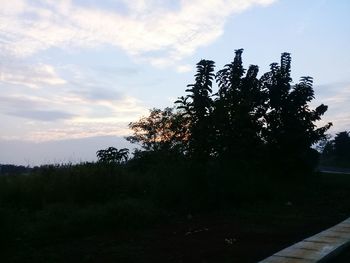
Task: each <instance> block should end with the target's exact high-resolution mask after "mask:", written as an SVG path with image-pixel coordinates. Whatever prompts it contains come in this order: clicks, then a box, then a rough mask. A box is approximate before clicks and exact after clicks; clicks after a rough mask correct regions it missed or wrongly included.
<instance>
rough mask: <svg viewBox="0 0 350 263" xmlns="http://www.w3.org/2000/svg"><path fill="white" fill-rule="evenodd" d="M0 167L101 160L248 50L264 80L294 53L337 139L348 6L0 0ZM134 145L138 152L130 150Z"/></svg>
mask: <svg viewBox="0 0 350 263" xmlns="http://www.w3.org/2000/svg"><path fill="white" fill-rule="evenodd" d="M0 6H1V8H0V91H1V93H0V120H1V129H0V163H13V164H23V165H36V164H44V163H50V162H51V163H52V162H76V161H90V160H94V157H95V152H96V150H98V149H102V148H105V147H107V146H115V147H117V148H120V147H130V145H128V143H127V142H125V141H124V140H123V139H122V137H123V136H125V135H128V134H129V132H130V131H129V130H128V128H127V124H128V123H129V122H130V121H136V120H137V119H139V118H140V117H141V116H142V115H146V114H147V113H148V109H150V108H153V107H157V108H164V107H166V106H172V105H173V102H174V100H176V98H177V97H179V96H181V95H184V94H185V92H184V91H185V88H186V85H187V84H189V83H192V82H193V79H194V78H193V75H194V73H195V64H196V63H197V62H198V61H199V60H200V59H202V58H205V59H212V60H214V61H215V62H216V66H217V69H221V68H222V67H223V65H225V64H226V63H229V62H231V61H232V59H233V55H234V54H233V52H234V50H235V49H238V48H244V53H243V61H244V65H245V67H246V68H247V67H248V66H249V65H250V64H256V65H258V66H259V67H260V70H261V72H265V71H267V70H268V68H269V64H270V63H272V62H279V58H280V54H281V53H282V52H290V53H291V54H292V75H293V79H294V81H295V82H296V81H298V79H299V78H300V77H301V76H306V75H308V76H312V77H313V78H314V89H315V94H316V99H315V101H314V102H313V104H312V105H314V106H317V105H318V104H321V103H324V104H326V105H328V106H329V110H328V112H327V113H326V115H325V116H324V118H323V120H324V121H326V122H328V121H331V122H333V124H334V126H333V127H332V129H331V130H330V133H333V134H334V133H336V132H338V131H343V130H350V51H349V45H350V17H349V14H350V1H348V0H336V1H330V0H328V1H327V0H308V1H304V0H129V1H128V0H12V1H7V0H0ZM131 148H132V146H131Z"/></svg>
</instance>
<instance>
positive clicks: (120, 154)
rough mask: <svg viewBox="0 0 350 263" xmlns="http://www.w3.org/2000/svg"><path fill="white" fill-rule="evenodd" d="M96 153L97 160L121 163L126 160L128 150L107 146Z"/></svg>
mask: <svg viewBox="0 0 350 263" xmlns="http://www.w3.org/2000/svg"><path fill="white" fill-rule="evenodd" d="M96 155H97V159H98V162H102V163H117V164H121V163H124V162H126V161H127V160H128V155H129V150H128V149H126V148H122V149H120V150H118V149H117V148H114V147H109V148H107V149H105V150H99V151H97V152H96Z"/></svg>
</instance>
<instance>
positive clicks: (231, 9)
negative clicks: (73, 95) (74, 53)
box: [0, 0, 275, 66]
mask: <svg viewBox="0 0 350 263" xmlns="http://www.w3.org/2000/svg"><path fill="white" fill-rule="evenodd" d="M274 1H275V0H206V1H204V0H191V1H187V0H181V1H179V8H178V9H176V10H174V9H171V8H169V7H166V6H165V5H164V4H161V3H162V1H158V0H150V1H145V0H137V1H136V0H135V1H126V0H119V2H120V3H121V4H124V5H126V7H127V8H128V12H127V13H126V14H125V13H121V12H119V13H118V12H117V11H111V10H108V9H106V8H103V6H99V7H98V6H95V8H92V7H91V6H90V7H86V6H85V7H84V6H81V5H79V4H77V3H76V2H75V3H74V1H70V0H64V1H62V0H61V1H58V0H57V1H53V0H39V1H29V0H27V1H25V0H16V1H15V2H16V3H15V4H14V5H15V6H16V8H13V7H12V6H11V5H10V4H7V5H6V6H5V7H6V8H5V9H2V10H1V11H0V30H1V31H0V32H1V33H0V37H1V38H2V39H4V41H1V42H0V49H1V50H2V52H3V53H11V54H12V55H15V56H30V55H33V54H35V53H37V52H40V51H43V50H46V49H49V48H51V47H60V48H74V47H76V48H81V47H83V48H89V47H97V46H101V45H106V44H107V45H112V46H116V47H118V48H121V49H123V50H124V51H125V52H127V53H128V54H129V55H131V56H136V57H137V58H141V59H146V60H149V61H150V62H151V63H152V64H154V65H158V66H168V65H175V64H177V61H179V60H182V59H183V58H185V57H187V56H190V55H191V54H193V52H195V51H196V49H197V48H199V47H202V46H205V45H208V44H210V43H212V42H213V41H215V40H216V39H217V38H218V37H220V35H222V34H223V31H224V25H225V22H226V20H227V19H228V17H229V16H230V15H232V14H235V13H240V12H242V11H244V10H246V9H248V8H251V7H253V6H257V5H260V6H266V5H269V4H272V3H273V2H274ZM1 2H5V1H4V0H1ZM117 2H118V1H117ZM165 3H166V2H165ZM1 4H2V3H1ZM1 25H2V26H1ZM152 52H157V55H156V56H154V55H150V54H149V53H152Z"/></svg>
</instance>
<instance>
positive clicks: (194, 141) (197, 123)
mask: <svg viewBox="0 0 350 263" xmlns="http://www.w3.org/2000/svg"><path fill="white" fill-rule="evenodd" d="M214 67H215V63H214V61H211V60H201V61H200V62H198V63H197V73H196V75H195V83H194V84H189V85H187V87H188V89H186V92H188V93H189V94H188V95H187V96H186V97H180V98H179V100H177V101H176V102H175V103H176V104H178V107H177V109H179V110H181V111H182V115H183V116H184V118H186V119H187V120H188V121H189V122H188V124H189V148H188V149H189V153H190V155H191V156H192V157H195V158H198V159H203V158H204V159H206V158H208V157H209V155H210V154H211V144H210V131H211V127H212V126H211V113H212V107H213V101H212V99H211V97H210V95H211V93H212V85H213V79H214V76H215V75H214V73H213V72H214Z"/></svg>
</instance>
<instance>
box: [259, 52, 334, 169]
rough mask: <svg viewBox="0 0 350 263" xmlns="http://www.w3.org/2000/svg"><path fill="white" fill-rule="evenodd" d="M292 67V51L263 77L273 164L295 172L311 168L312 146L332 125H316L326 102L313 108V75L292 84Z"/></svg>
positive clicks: (267, 140) (267, 138)
mask: <svg viewBox="0 0 350 263" xmlns="http://www.w3.org/2000/svg"><path fill="white" fill-rule="evenodd" d="M290 69H291V57H290V54H289V53H283V54H282V56H281V65H278V64H277V63H273V64H271V68H270V71H269V72H267V73H265V74H264V75H263V76H262V77H261V80H260V81H261V85H262V86H263V88H264V89H266V90H267V91H268V95H269V109H268V111H267V114H266V127H267V129H266V130H265V133H264V138H265V140H266V142H267V145H268V146H269V149H270V154H271V158H272V159H271V161H272V162H273V163H274V164H273V165H275V166H276V167H278V169H282V168H283V171H284V172H294V171H295V168H297V167H299V168H301V167H303V168H304V170H305V169H306V167H305V166H308V167H309V168H311V167H310V166H312V165H311V164H310V163H309V160H310V158H315V154H316V153H315V151H314V150H312V149H311V146H312V145H314V144H315V143H317V142H318V141H319V140H321V139H322V138H324V137H325V132H326V131H327V130H328V129H329V128H330V127H331V125H332V124H331V123H328V124H327V125H325V126H323V127H320V128H317V126H316V124H315V122H316V121H318V120H320V119H321V116H322V115H323V114H324V113H325V112H326V111H327V106H325V105H323V104H321V105H320V106H318V107H317V108H316V109H314V110H312V109H310V107H309V102H311V101H312V99H314V91H313V88H312V83H313V82H312V78H311V77H302V78H301V80H300V82H299V83H297V84H296V85H294V86H292V84H291V83H292V78H291V76H290ZM271 165H272V164H271Z"/></svg>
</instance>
